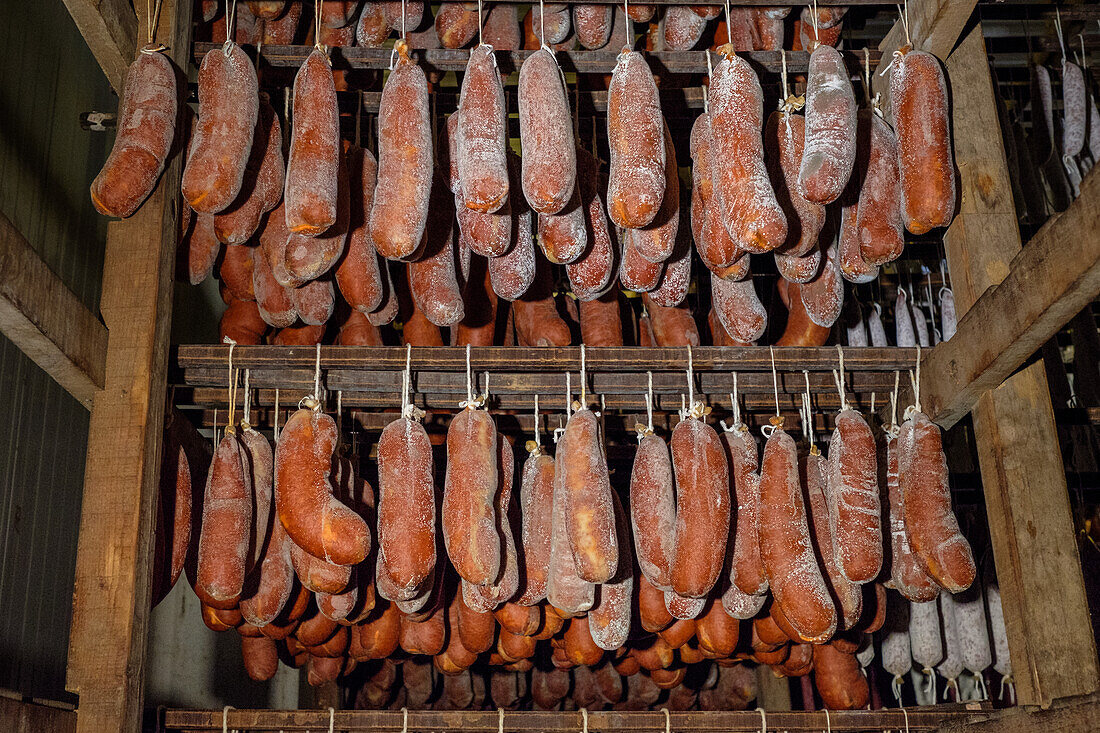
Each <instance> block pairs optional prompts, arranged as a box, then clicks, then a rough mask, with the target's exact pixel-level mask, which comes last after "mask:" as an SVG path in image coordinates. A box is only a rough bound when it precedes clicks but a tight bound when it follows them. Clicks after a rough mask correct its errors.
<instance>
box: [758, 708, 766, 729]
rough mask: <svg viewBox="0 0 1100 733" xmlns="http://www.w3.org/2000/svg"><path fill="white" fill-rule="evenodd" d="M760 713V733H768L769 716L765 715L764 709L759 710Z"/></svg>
mask: <svg viewBox="0 0 1100 733" xmlns="http://www.w3.org/2000/svg"><path fill="white" fill-rule="evenodd" d="M756 712H758V713H760V733H768V716H767V715H765V714H764V708H757V709H756Z"/></svg>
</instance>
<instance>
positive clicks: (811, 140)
mask: <svg viewBox="0 0 1100 733" xmlns="http://www.w3.org/2000/svg"><path fill="white" fill-rule="evenodd" d="M856 114H857V107H856V97H855V92H853V91H852V84H851V82H850V81H849V80H848V69H847V68H846V67H845V66H844V59H843V58H842V57H841V55H840V52H839V51H837V50H836V49H835V48H833V47H832V46H825V45H821V46H818V47H817V48H816V49H814V51H813V53H811V54H810V66H809V73H808V75H807V79H806V143H805V149H804V151H803V153H802V165H801V167H800V168H799V171H798V192H799V193H801V194H802V196H804V197H805V198H806V200H808V201H812V202H814V203H817V204H828V203H832V202H833V201H835V200H836V199H837V198H838V197H839V196H840V194H841V193H842V192H843V191H844V187H845V186H847V185H848V179H849V178H850V177H851V175H852V166H853V165H854V164H855V160H856V136H855V132H856Z"/></svg>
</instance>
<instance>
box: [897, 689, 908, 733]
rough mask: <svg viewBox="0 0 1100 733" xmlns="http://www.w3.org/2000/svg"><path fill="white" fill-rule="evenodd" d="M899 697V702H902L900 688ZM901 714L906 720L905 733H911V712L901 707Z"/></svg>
mask: <svg viewBox="0 0 1100 733" xmlns="http://www.w3.org/2000/svg"><path fill="white" fill-rule="evenodd" d="M898 695H899V702H900V695H901V690H900V688H899V690H898ZM901 714H902V717H904V718H905V733H909V711H907V710H906V709H905V706H904V705H902V706H901Z"/></svg>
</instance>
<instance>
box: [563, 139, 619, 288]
mask: <svg viewBox="0 0 1100 733" xmlns="http://www.w3.org/2000/svg"><path fill="white" fill-rule="evenodd" d="M598 183H599V162H598V161H597V160H596V159H595V158H594V157H593V156H592V154H591V153H589V152H588V151H587V150H584V149H582V148H578V149H577V187H578V188H579V189H580V197H581V206H583V207H584V212H585V224H586V230H587V237H586V239H587V245H588V246H587V248H586V249H585V250H584V252H583V253H582V254H581V255H580V256H579V257H578V258H577V259H575V260H574V261H573V262H570V263H569V264H567V265H566V266H565V272H566V274H567V275H568V277H569V283H570V285H572V286H573V294H574V295H575V296H577V299H578V300H581V301H585V300H592V299H593V298H596V297H598V296H600V295H602V294H603V293H604V292H605V291H606V290H607V288H608V287H609V286H610V284H611V280H612V277H613V275H614V274H615V259H616V252H615V250H616V249H617V244H618V242H617V241H616V237H615V233H614V232H613V231H612V230H611V228H610V227H609V226H608V224H607V213H606V211H605V210H604V204H603V198H602V197H601V196H600V192H599V185H598Z"/></svg>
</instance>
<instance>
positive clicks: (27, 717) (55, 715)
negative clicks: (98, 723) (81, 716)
mask: <svg viewBox="0 0 1100 733" xmlns="http://www.w3.org/2000/svg"><path fill="white" fill-rule="evenodd" d="M0 730H3V731H5V733H41V731H49V733H72V732H73V731H75V730H76V712H75V711H74V710H73V709H72V708H70V707H62V706H60V705H56V704H54V705H40V704H38V703H36V702H30V701H26V700H22V699H17V698H13V697H8V696H6V695H0Z"/></svg>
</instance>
